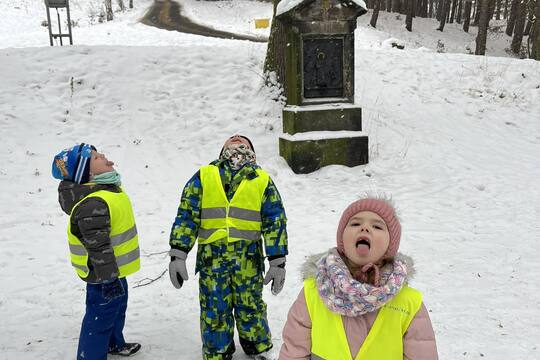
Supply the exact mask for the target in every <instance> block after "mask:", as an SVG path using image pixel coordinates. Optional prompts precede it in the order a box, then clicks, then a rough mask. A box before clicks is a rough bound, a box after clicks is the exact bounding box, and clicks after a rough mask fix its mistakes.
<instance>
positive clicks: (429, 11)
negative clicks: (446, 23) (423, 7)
mask: <svg viewBox="0 0 540 360" xmlns="http://www.w3.org/2000/svg"><path fill="white" fill-rule="evenodd" d="M428 18H430V19H433V0H429V9H428Z"/></svg>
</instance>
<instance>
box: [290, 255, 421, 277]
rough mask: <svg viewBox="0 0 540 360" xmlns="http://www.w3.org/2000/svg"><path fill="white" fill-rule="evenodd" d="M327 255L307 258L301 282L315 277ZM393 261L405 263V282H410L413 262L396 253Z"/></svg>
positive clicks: (413, 270) (407, 257) (302, 268)
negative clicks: (320, 263)
mask: <svg viewBox="0 0 540 360" xmlns="http://www.w3.org/2000/svg"><path fill="white" fill-rule="evenodd" d="M327 253H328V251H325V252H323V253H319V254H315V255H310V256H308V258H307V259H306V260H305V261H304V263H303V264H302V266H301V268H300V271H301V272H302V280H306V279H309V278H313V277H315V276H316V275H317V263H318V262H319V260H320V259H321V258H322V257H323V256H324V255H326V254H327ZM395 259H397V260H401V261H403V262H405V264H406V265H407V280H411V279H412V278H413V277H414V274H415V273H416V270H415V268H414V260H413V259H412V258H411V257H410V256H408V255H405V254H402V253H398V254H397V255H396V257H395Z"/></svg>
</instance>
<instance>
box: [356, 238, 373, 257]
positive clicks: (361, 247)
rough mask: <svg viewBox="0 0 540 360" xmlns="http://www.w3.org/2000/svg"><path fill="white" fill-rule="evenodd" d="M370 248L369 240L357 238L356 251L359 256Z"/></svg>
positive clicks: (365, 253)
mask: <svg viewBox="0 0 540 360" xmlns="http://www.w3.org/2000/svg"><path fill="white" fill-rule="evenodd" d="M370 248H371V247H370V246H369V242H368V241H366V240H358V241H357V242H356V253H357V254H358V255H360V256H364V255H367V253H368V252H369V249H370Z"/></svg>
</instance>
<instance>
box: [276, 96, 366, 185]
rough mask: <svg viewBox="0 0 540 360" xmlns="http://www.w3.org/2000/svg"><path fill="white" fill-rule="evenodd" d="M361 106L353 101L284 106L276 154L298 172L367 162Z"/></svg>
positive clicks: (305, 172) (302, 172)
mask: <svg viewBox="0 0 540 360" xmlns="http://www.w3.org/2000/svg"><path fill="white" fill-rule="evenodd" d="M361 131H362V109H361V108H360V107H357V106H354V105H352V104H325V105H306V106H286V107H285V108H284V109H283V132H284V133H285V134H283V135H282V136H281V137H280V139H279V154H280V155H281V156H282V157H284V158H285V160H286V161H287V163H288V164H289V166H290V167H291V169H292V170H293V171H294V172H295V173H297V174H307V173H310V172H313V171H315V170H318V169H320V168H321V167H323V166H326V165H332V164H336V165H345V166H350V167H352V166H357V165H363V164H367V163H368V137H367V136H366V135H365V134H363V133H362V132H361Z"/></svg>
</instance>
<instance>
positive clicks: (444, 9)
mask: <svg viewBox="0 0 540 360" xmlns="http://www.w3.org/2000/svg"><path fill="white" fill-rule="evenodd" d="M450 1H451V0H444V1H443V3H442V5H441V7H442V9H441V20H440V23H439V27H438V28H437V30H439V31H443V30H444V25H445V24H446V18H447V15H448V12H449V11H450Z"/></svg>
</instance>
